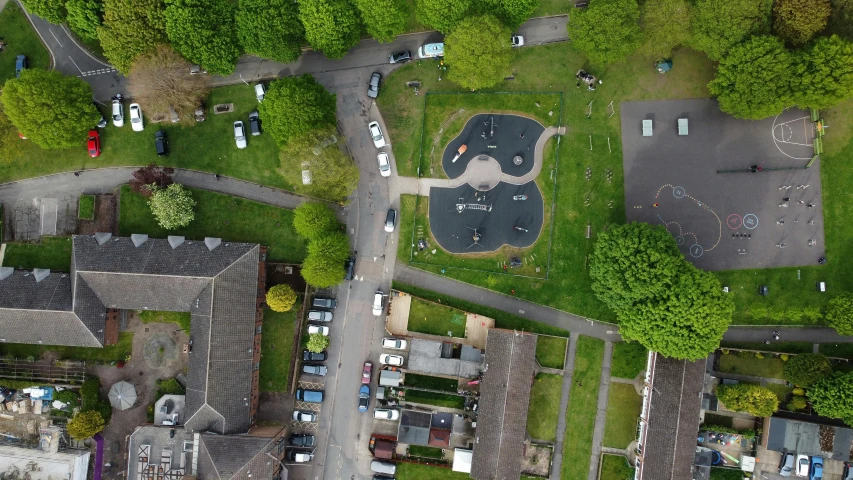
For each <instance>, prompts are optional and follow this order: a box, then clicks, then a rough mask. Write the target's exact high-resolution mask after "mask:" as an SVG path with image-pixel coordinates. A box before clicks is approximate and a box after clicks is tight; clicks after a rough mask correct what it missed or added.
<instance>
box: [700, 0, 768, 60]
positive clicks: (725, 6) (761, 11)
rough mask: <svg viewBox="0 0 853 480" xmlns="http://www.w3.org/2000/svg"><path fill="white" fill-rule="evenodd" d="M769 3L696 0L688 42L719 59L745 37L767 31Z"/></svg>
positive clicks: (766, 1) (709, 55)
mask: <svg viewBox="0 0 853 480" xmlns="http://www.w3.org/2000/svg"><path fill="white" fill-rule="evenodd" d="M772 6H773V0H726V1H719V0H697V1H696V3H695V5H694V6H693V11H692V16H691V19H690V28H691V30H692V32H693V36H692V40H691V41H690V46H692V47H693V48H695V49H697V50H701V51H703V52H705V53H707V54H708V57H709V58H710V59H711V60H720V59H721V58H723V56H724V55H725V54H726V52H728V51H729V49H731V48H732V47H733V46H735V45H738V44H740V43H741V42H743V41H744V40H745V39H747V38H749V37H751V36H753V35H764V34H767V33H770V13H771V11H772V10H771V9H772Z"/></svg>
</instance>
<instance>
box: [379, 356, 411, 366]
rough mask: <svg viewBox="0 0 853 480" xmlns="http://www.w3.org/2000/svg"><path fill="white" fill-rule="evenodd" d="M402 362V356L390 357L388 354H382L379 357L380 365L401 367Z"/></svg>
mask: <svg viewBox="0 0 853 480" xmlns="http://www.w3.org/2000/svg"><path fill="white" fill-rule="evenodd" d="M404 361H405V360H404V359H403V356H402V355H392V354H390V353H383V354H382V355H379V363H381V364H382V365H391V366H392V367H402V366H403V362H404Z"/></svg>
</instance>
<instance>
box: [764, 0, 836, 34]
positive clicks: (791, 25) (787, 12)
mask: <svg viewBox="0 0 853 480" xmlns="http://www.w3.org/2000/svg"><path fill="white" fill-rule="evenodd" d="M830 9H831V6H830V4H829V0H776V1H775V2H774V4H773V30H774V31H775V32H776V34H777V35H779V36H780V37H782V39H783V40H785V41H786V42H789V43H791V44H792V45H802V44H804V43H806V42H808V41H809V40H811V38H812V37H813V36H814V35H815V34H816V33H818V32H820V31H821V30H823V29H824V28H826V21H827V20H828V19H829V12H830Z"/></svg>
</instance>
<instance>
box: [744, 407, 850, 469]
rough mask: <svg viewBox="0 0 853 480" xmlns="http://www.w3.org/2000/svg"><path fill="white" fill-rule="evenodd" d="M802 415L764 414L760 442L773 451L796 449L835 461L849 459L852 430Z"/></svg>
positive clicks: (793, 450)
mask: <svg viewBox="0 0 853 480" xmlns="http://www.w3.org/2000/svg"><path fill="white" fill-rule="evenodd" d="M802 418H803V420H797V419H792V418H780V417H765V418H764V426H763V428H762V431H763V432H764V434H763V435H762V437H761V446H762V447H764V448H766V449H767V450H773V451H776V452H797V453H801V454H804V455H816V456H818V457H823V458H825V459H833V460H839V461H846V460H849V459H850V452H851V449H852V448H851V447H853V430H851V429H849V428H846V427H842V426H839V425H832V424H822V423H814V422H810V421H807V419H812V418H818V417H807V416H805V415H803V416H802ZM821 420H824V421H825V420H826V419H821Z"/></svg>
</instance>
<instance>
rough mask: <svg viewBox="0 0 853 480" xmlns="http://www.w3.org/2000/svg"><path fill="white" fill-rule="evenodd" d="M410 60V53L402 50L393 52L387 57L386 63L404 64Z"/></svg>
mask: <svg viewBox="0 0 853 480" xmlns="http://www.w3.org/2000/svg"><path fill="white" fill-rule="evenodd" d="M411 59H412V52H410V51H408V50H403V51H402V52H394V53H392V54H391V55H388V63H406V62H408V61H409V60H411Z"/></svg>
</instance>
